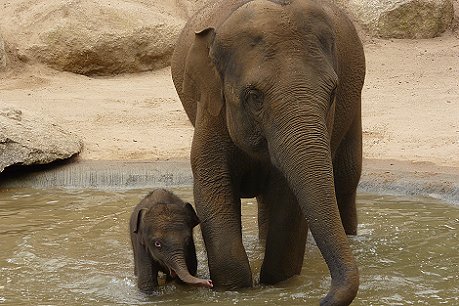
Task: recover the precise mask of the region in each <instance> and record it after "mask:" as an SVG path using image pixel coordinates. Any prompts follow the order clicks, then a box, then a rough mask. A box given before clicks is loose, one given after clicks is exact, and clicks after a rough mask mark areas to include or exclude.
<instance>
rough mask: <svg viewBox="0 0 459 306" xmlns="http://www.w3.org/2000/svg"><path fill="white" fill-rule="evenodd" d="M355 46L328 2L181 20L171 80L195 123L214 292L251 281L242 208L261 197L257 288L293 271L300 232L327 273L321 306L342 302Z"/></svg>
mask: <svg viewBox="0 0 459 306" xmlns="http://www.w3.org/2000/svg"><path fill="white" fill-rule="evenodd" d="M364 75H365V60H364V54H363V48H362V44H361V42H360V40H359V38H358V35H357V33H356V31H355V28H354V26H353V25H352V23H351V21H350V20H349V19H348V18H347V17H346V16H345V15H344V14H343V13H342V12H341V11H340V10H339V9H337V8H336V7H335V6H334V5H333V4H330V3H325V2H324V1H319V0H317V1H314V0H221V1H216V2H213V3H210V4H209V5H208V6H207V7H205V8H203V9H202V10H201V11H199V12H198V13H197V14H196V15H194V16H193V17H192V18H191V20H190V21H189V22H188V23H187V25H186V26H185V28H184V29H183V32H182V33H181V35H180V37H179V40H178V43H177V47H176V49H175V53H174V55H173V58H172V76H173V80H174V84H175V87H176V89H177V92H178V94H179V96H180V99H181V101H182V103H183V106H184V108H185V111H186V113H187V115H188V117H189V119H190V120H191V122H192V123H193V125H194V127H195V131H194V137H193V143H192V150H191V164H192V169H193V174H194V197H195V205H196V208H197V213H198V216H199V218H200V220H201V226H202V234H203V238H204V242H205V246H206V249H207V254H208V259H209V269H210V275H211V279H212V281H213V283H214V286H215V287H216V288H223V289H235V288H241V287H249V286H251V285H252V274H251V271H250V266H249V261H248V258H247V254H246V252H245V250H244V247H243V244H242V232H241V207H240V205H241V202H240V198H243V197H257V201H258V203H259V205H260V207H261V208H262V209H261V210H260V211H259V226H260V230H261V232H262V234H261V236H262V237H265V238H266V248H265V257H264V261H263V265H262V268H261V275H260V281H261V282H262V283H265V284H273V283H276V282H279V281H282V280H285V279H287V278H289V277H291V276H293V275H296V274H299V273H300V271H301V267H302V262H303V257H304V248H305V241H306V236H307V229H308V226H309V228H310V230H311V232H312V234H313V236H314V238H315V240H316V243H317V245H318V247H319V249H320V251H321V253H322V255H323V257H324V259H325V261H326V263H327V265H328V268H329V270H330V274H331V278H332V281H331V288H330V290H329V292H328V294H327V296H326V297H325V298H324V299H322V302H321V304H322V305H347V304H349V303H351V301H352V300H353V299H354V297H355V295H356V293H357V290H358V286H359V277H358V269H357V265H356V263H355V261H354V258H353V255H352V252H351V249H350V246H349V242H348V239H347V237H346V233H347V234H356V228H357V216H356V215H357V214H356V207H355V194H356V187H357V184H358V181H359V178H360V172H361V160H362V157H361V155H362V153H361V152H362V150H361V147H362V145H361V134H362V132H361V110H360V109H361V107H360V104H361V90H362V86H363V81H364Z"/></svg>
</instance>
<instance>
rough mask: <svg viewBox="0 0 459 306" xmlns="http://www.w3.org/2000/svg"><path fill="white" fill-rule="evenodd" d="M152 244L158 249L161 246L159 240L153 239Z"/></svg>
mask: <svg viewBox="0 0 459 306" xmlns="http://www.w3.org/2000/svg"><path fill="white" fill-rule="evenodd" d="M154 245H155V247H156V248H158V249H160V248H161V247H162V244H161V241H159V240H155V242H154Z"/></svg>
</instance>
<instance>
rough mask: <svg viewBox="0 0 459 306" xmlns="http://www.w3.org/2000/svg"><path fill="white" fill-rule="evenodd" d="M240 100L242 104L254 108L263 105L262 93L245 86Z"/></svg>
mask: <svg viewBox="0 0 459 306" xmlns="http://www.w3.org/2000/svg"><path fill="white" fill-rule="evenodd" d="M242 98H243V100H244V102H246V103H250V104H251V105H254V106H261V105H262V104H263V93H262V92H261V91H259V90H258V89H256V88H254V87H253V86H247V88H245V89H244V91H243V94H242Z"/></svg>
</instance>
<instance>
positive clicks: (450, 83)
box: [0, 32, 459, 168]
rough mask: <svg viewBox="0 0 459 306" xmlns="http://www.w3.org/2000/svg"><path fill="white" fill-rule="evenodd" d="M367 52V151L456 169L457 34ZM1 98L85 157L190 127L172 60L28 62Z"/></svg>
mask: <svg viewBox="0 0 459 306" xmlns="http://www.w3.org/2000/svg"><path fill="white" fill-rule="evenodd" d="M365 51H366V61H367V76H366V82H365V86H364V91H363V116H362V120H363V138H364V148H363V151H364V157H365V158H366V159H378V160H380V159H393V160H400V161H413V162H432V163H434V164H436V165H439V166H450V167H458V168H459V39H458V38H457V37H456V36H455V35H454V34H453V33H451V32H448V33H445V34H444V35H443V36H441V37H438V38H435V39H428V40H377V39H372V40H370V39H367V40H366V42H365ZM0 102H1V104H2V106H3V105H10V106H13V107H17V108H19V109H23V110H30V111H32V112H35V113H38V114H44V115H46V117H50V118H51V120H52V121H53V122H54V123H56V124H58V125H61V126H62V127H63V128H65V129H67V130H69V131H72V132H73V133H75V134H77V135H78V136H79V137H81V139H82V140H83V141H84V150H83V152H82V153H81V154H80V158H81V159H83V160H177V159H182V160H183V159H188V156H189V151H190V146H191V140H192V135H193V128H192V126H191V124H190V123H189V121H188V119H187V117H186V115H185V112H184V111H183V108H182V106H181V103H180V101H179V99H178V96H177V94H176V92H175V88H174V86H173V83H172V79H171V74H170V68H165V69H162V70H158V71H153V72H148V73H141V74H129V75H121V76H116V77H108V78H92V77H86V76H81V75H75V74H71V73H64V72H56V71H53V70H50V69H48V68H46V67H43V66H27V67H23V68H21V69H19V70H15V71H9V72H7V73H4V74H3V75H1V76H0Z"/></svg>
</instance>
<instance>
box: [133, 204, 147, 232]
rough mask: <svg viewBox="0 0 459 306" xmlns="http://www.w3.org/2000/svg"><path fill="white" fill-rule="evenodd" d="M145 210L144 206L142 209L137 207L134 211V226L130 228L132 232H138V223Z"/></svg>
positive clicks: (140, 221)
mask: <svg viewBox="0 0 459 306" xmlns="http://www.w3.org/2000/svg"><path fill="white" fill-rule="evenodd" d="M146 212H147V209H146V208H142V209H139V210H137V211H136V212H134V213H136V214H137V216H134V218H135V223H134V227H133V229H132V232H133V233H135V234H137V233H138V232H139V228H140V224H141V223H142V219H143V216H144V215H145V213H146Z"/></svg>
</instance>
